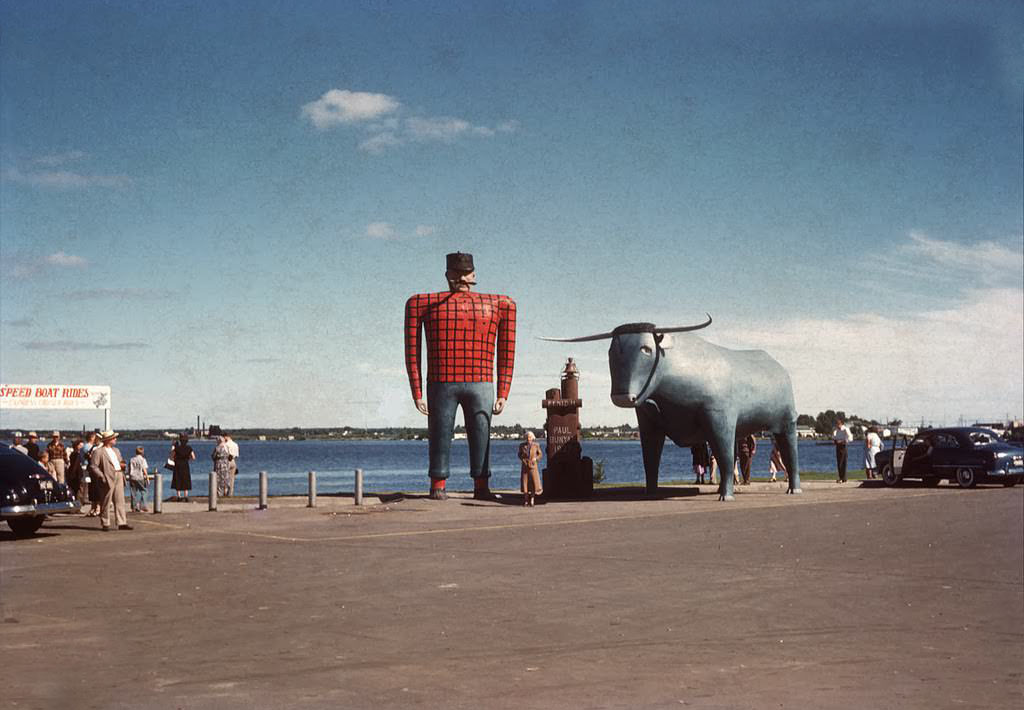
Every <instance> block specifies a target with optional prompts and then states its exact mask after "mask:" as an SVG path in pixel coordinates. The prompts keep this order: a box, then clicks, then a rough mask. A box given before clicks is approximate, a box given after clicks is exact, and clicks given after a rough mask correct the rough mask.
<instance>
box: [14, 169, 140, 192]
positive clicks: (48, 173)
mask: <svg viewBox="0 0 1024 710" xmlns="http://www.w3.org/2000/svg"><path fill="white" fill-rule="evenodd" d="M4 177H5V178H7V179H8V180H10V181H12V182H20V183H23V184H26V185H35V186H37V187H51V188H55V189H61V190H73V189H80V188H87V187H124V186H125V185H129V184H131V178H129V177H128V176H127V175H85V174H82V173H76V172H72V171H70V170H39V171H36V172H29V173H24V172H21V171H20V170H17V169H12V170H7V171H6V172H4Z"/></svg>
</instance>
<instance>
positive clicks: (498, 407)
mask: <svg viewBox="0 0 1024 710" xmlns="http://www.w3.org/2000/svg"><path fill="white" fill-rule="evenodd" d="M504 409H505V398H504V397H498V398H497V399H496V400H494V409H493V410H491V411H493V412H494V413H495V414H501V412H502V410H504Z"/></svg>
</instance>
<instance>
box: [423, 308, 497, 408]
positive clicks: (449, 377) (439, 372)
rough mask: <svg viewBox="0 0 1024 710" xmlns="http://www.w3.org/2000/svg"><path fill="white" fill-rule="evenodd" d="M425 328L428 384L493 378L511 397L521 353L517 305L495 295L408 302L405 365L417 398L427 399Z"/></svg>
mask: <svg viewBox="0 0 1024 710" xmlns="http://www.w3.org/2000/svg"><path fill="white" fill-rule="evenodd" d="M420 328H423V329H424V330H425V331H426V335H427V381H428V382H493V381H494V348H495V339H497V348H498V397H504V398H508V391H509V389H510V388H511V387H512V366H513V365H514V363H515V356H516V303H515V301H513V300H512V299H511V298H509V297H508V296H501V295H498V294H495V293H473V292H472V291H470V292H454V293H453V292H450V291H441V292H439V293H417V294H416V295H414V296H412V297H411V298H410V299H409V300H408V301H406V303H405V369H406V370H407V371H408V373H409V386H410V387H411V388H412V396H413V399H416V400H419V399H423V390H422V385H421V375H420V371H421V367H422V364H423V352H422V349H421V347H420V343H421V342H422V341H421V338H420Z"/></svg>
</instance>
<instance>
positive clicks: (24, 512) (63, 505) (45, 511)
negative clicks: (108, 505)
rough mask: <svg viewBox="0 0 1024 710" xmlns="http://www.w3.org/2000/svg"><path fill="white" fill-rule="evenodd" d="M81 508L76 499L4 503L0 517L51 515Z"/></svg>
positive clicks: (0, 510) (76, 510) (72, 511)
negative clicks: (16, 503) (53, 501)
mask: <svg viewBox="0 0 1024 710" xmlns="http://www.w3.org/2000/svg"><path fill="white" fill-rule="evenodd" d="M81 509H82V504H81V503H79V502H78V501H77V500H69V501H63V502H60V503H27V504H25V505H5V506H4V507H2V508H0V518H20V517H35V516H38V515H53V514H54V513H76V512H78V511H79V510H81Z"/></svg>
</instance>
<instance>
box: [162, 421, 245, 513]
mask: <svg viewBox="0 0 1024 710" xmlns="http://www.w3.org/2000/svg"><path fill="white" fill-rule="evenodd" d="M212 458H213V471H214V473H216V474H217V495H218V496H222V497H230V496H233V495H234V494H235V476H237V475H238V444H237V443H235V440H234V439H232V438H231V436H230V435H229V434H224V435H222V436H219V437H217V446H216V447H214V449H213V454H212ZM195 460H196V452H195V451H193V449H192V447H191V446H189V444H188V435H187V434H181V435H180V436H179V437H178V438H177V439H176V440H175V441H174V443H173V444H171V453H170V455H169V456H168V457H167V463H166V464H164V468H168V469H170V470H171V471H172V472H173V474H172V476H171V488H173V489H174V491H175V493H176V495H175V497H174V498H172V500H176V501H184V502H185V503H187V502H188V494H189V491H191V490H192V466H191V463H192V462H193V461H195Z"/></svg>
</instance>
